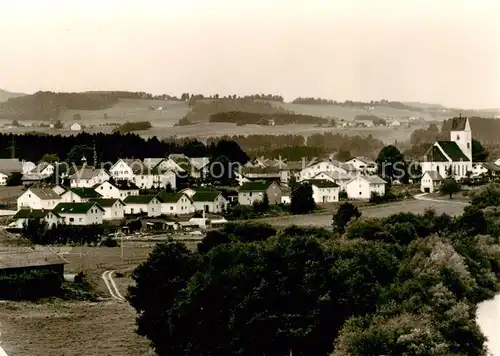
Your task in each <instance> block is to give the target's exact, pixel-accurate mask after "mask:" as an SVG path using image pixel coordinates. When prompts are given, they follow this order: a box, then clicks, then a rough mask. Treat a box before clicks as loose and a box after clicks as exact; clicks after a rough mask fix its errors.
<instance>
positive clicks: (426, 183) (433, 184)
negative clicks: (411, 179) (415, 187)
mask: <svg viewBox="0 0 500 356" xmlns="http://www.w3.org/2000/svg"><path fill="white" fill-rule="evenodd" d="M442 182H443V177H441V174H439V172H437V171H427V172H425V173H424V175H423V176H422V179H421V180H420V190H421V192H422V193H432V192H434V191H435V190H436V189H438V188H439V186H440V185H441V183H442Z"/></svg>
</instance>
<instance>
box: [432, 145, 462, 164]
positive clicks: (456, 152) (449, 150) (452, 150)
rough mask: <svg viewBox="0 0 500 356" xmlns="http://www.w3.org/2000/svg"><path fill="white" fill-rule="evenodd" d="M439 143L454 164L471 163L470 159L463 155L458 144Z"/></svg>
mask: <svg viewBox="0 0 500 356" xmlns="http://www.w3.org/2000/svg"><path fill="white" fill-rule="evenodd" d="M437 143H438V145H439V146H440V147H441V149H442V150H443V152H444V153H446V155H448V157H450V158H451V160H452V161H453V162H470V159H469V158H468V157H467V156H466V155H465V154H464V153H463V151H462V150H461V149H460V147H458V145H457V143H456V142H453V141H438V142H437Z"/></svg>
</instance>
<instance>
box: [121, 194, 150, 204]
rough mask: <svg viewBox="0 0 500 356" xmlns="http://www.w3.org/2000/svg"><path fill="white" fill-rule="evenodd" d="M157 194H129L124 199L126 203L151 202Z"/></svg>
mask: <svg viewBox="0 0 500 356" xmlns="http://www.w3.org/2000/svg"><path fill="white" fill-rule="evenodd" d="M154 198H156V195H129V196H128V197H126V198H125V200H123V202H124V203H125V204H149V203H150V202H151V201H152V200H153V199H154Z"/></svg>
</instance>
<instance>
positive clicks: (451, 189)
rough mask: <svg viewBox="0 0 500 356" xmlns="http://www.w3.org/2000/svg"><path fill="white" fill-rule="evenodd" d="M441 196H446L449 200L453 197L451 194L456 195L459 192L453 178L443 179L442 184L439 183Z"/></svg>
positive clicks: (458, 186) (458, 187)
mask: <svg viewBox="0 0 500 356" xmlns="http://www.w3.org/2000/svg"><path fill="white" fill-rule="evenodd" d="M439 190H440V191H441V193H442V194H444V195H448V196H449V197H450V199H451V198H452V197H453V194H455V193H458V192H459V191H460V185H459V184H458V182H457V181H456V180H455V179H454V178H445V179H444V180H443V183H441V187H440V188H439Z"/></svg>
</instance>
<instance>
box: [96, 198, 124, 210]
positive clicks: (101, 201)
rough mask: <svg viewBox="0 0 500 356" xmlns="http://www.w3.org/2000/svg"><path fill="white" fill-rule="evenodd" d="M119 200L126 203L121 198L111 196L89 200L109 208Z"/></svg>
mask: <svg viewBox="0 0 500 356" xmlns="http://www.w3.org/2000/svg"><path fill="white" fill-rule="evenodd" d="M117 201H119V202H120V203H121V204H122V205H125V204H124V203H123V202H122V201H121V200H120V199H115V198H109V199H89V202H94V203H97V204H99V205H100V206H101V207H103V208H109V207H111V206H113V204H115V203H116V202H117Z"/></svg>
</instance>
